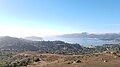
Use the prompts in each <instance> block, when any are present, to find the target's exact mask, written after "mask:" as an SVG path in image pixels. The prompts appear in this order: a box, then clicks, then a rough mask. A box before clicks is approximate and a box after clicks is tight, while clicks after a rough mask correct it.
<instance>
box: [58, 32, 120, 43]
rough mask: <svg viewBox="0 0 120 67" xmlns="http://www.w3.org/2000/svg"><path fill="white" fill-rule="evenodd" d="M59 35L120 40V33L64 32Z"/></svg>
mask: <svg viewBox="0 0 120 67" xmlns="http://www.w3.org/2000/svg"><path fill="white" fill-rule="evenodd" d="M58 37H63V38H97V39H101V40H115V41H120V33H106V34H89V33H87V32H83V33H75V34H64V35H61V36H58Z"/></svg>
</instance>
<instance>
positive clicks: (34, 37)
mask: <svg viewBox="0 0 120 67" xmlns="http://www.w3.org/2000/svg"><path fill="white" fill-rule="evenodd" d="M24 39H26V40H32V41H42V40H43V38H41V37H37V36H30V37H25V38H24Z"/></svg>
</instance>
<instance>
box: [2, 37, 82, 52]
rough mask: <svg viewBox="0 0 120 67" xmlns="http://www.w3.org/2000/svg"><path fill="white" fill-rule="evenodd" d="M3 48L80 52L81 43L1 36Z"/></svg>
mask: <svg viewBox="0 0 120 67" xmlns="http://www.w3.org/2000/svg"><path fill="white" fill-rule="evenodd" d="M0 47H1V50H14V51H40V52H43V53H78V52H79V49H80V48H81V46H80V45H79V44H69V43H65V42H62V41H29V40H25V39H21V38H13V37H9V36H6V37H1V38H0Z"/></svg>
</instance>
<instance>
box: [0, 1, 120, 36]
mask: <svg viewBox="0 0 120 67" xmlns="http://www.w3.org/2000/svg"><path fill="white" fill-rule="evenodd" d="M119 8H120V0H0V36H6V35H8V36H15V37H26V36H50V35H61V34H70V33H81V32H88V33H98V34H99V33H120V9H119Z"/></svg>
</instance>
